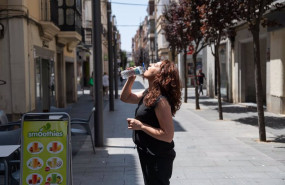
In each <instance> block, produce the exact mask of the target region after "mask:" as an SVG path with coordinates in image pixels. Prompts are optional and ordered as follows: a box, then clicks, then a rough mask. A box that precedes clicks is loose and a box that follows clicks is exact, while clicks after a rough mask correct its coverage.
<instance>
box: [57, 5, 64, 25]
mask: <svg viewBox="0 0 285 185" xmlns="http://www.w3.org/2000/svg"><path fill="white" fill-rule="evenodd" d="M63 24H64V15H63V9H62V8H59V9H58V25H63Z"/></svg>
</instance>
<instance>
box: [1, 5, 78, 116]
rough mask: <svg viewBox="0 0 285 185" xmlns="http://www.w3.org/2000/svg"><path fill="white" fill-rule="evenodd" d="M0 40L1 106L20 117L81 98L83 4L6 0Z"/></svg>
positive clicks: (2, 6)
mask: <svg viewBox="0 0 285 185" xmlns="http://www.w3.org/2000/svg"><path fill="white" fill-rule="evenodd" d="M0 9H1V13H0V16H1V20H0V24H1V25H3V28H4V30H5V31H4V33H3V35H2V36H1V38H0V48H1V50H0V79H1V80H4V81H6V84H5V85H4V86H1V88H0V99H1V101H0V109H1V110H4V111H5V112H6V113H7V114H12V115H13V116H20V115H21V114H23V113H26V112H32V111H37V112H47V111H49V109H50V106H57V107H65V106H66V105H67V103H71V102H74V101H76V99H77V93H76V92H77V91H76V73H77V71H76V62H77V61H76V51H75V50H76V49H75V48H76V46H77V44H78V43H79V42H80V41H81V35H80V32H81V15H80V11H81V4H80V1H75V0H59V1H49V0H4V1H1V2H0Z"/></svg>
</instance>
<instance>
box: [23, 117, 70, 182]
mask: <svg viewBox="0 0 285 185" xmlns="http://www.w3.org/2000/svg"><path fill="white" fill-rule="evenodd" d="M66 121H67V124H66ZM25 124H30V128H33V131H31V132H28V135H29V137H32V139H30V138H29V139H28V138H26V137H27V136H24V132H26V131H27V130H29V127H28V126H27V129H26V128H25V126H26V125H25ZM36 124H39V127H40V126H42V125H43V127H44V128H40V129H38V127H37V128H35V125H36ZM59 124H62V125H60V126H59ZM47 125H48V127H49V128H45V126H47ZM65 126H67V128H66V132H65V130H64V129H65V128H64V129H63V130H64V131H60V132H57V131H56V130H49V129H51V128H54V127H56V128H58V127H60V128H63V127H65ZM21 128H22V129H21V172H20V184H21V185H27V184H30V183H27V181H28V180H29V179H30V178H28V177H29V176H32V175H33V174H35V173H38V171H36V170H37V168H40V169H41V168H44V171H45V176H44V175H43V176H42V175H39V177H41V180H40V183H36V184H45V182H46V181H47V179H48V178H50V179H52V180H53V181H54V178H55V176H56V180H57V178H58V177H59V179H60V178H62V179H63V177H62V176H61V174H60V173H59V172H60V171H58V170H56V169H57V166H54V165H58V164H60V163H61V165H62V166H66V171H65V170H64V169H61V171H65V175H66V180H65V182H66V185H72V150H71V125H70V116H69V114H67V113H65V112H52V113H27V114H24V115H23V117H22V125H21ZM35 129H38V130H39V131H38V132H35ZM43 129H44V131H45V132H44V131H43ZM59 130H60V129H59ZM64 133H66V135H64ZM26 134H27V133H26ZM58 134H59V135H58ZM61 134H62V135H63V137H66V138H63V139H62V140H64V141H65V140H66V141H65V142H66V143H63V144H62V143H61V144H62V146H61V147H58V148H62V150H61V151H64V150H66V151H64V152H66V159H61V158H60V157H59V156H58V155H56V153H60V152H61V151H58V152H57V151H56V152H55V151H53V149H54V147H55V146H57V145H58V143H59V145H60V142H58V141H56V138H59V137H61ZM33 137H35V138H36V137H38V138H36V140H35V141H34V142H32V141H33ZM52 137H53V138H52ZM25 138H26V139H27V141H28V140H29V141H28V142H30V143H29V144H27V143H26V142H25ZM43 138H46V139H43ZM39 140H40V141H44V142H45V143H46V142H49V144H47V145H46V146H42V147H41V148H42V149H41V150H43V151H42V154H41V156H43V155H44V154H47V156H46V157H44V158H47V157H49V160H45V161H44V160H43V159H42V158H40V157H39V155H34V156H33V155H32V154H31V156H32V157H31V156H29V157H30V159H29V160H27V161H26V158H27V156H26V157H25V158H24V154H25V153H31V151H28V152H27V151H26V150H29V148H30V149H31V150H33V148H34V146H33V145H34V143H37V144H36V147H37V150H39V149H38V146H37V145H40V144H41V143H40V142H37V141H39ZM54 140H55V141H54ZM50 143H52V145H54V146H52V147H50V146H51V144H50ZM26 145H27V146H26ZM64 146H65V147H64ZM48 148H49V149H51V150H52V151H50V150H49V149H48ZM46 150H49V151H48V152H49V154H48V153H47V151H46ZM44 151H45V152H46V153H43V152H44ZM52 153H54V155H53V154H52ZM50 156H51V157H50ZM63 157H65V155H62V158H63ZM34 158H36V159H34ZM55 158H57V159H56V160H54V161H51V160H52V159H55ZM24 160H25V161H24ZM40 160H41V161H40ZM60 160H61V161H60ZM35 161H36V162H35ZM29 162H31V165H32V167H31V166H28V165H29V164H28V163H29ZM64 162H66V164H64ZM33 163H39V167H36V166H33V165H34V164H33ZM51 163H54V164H52V165H53V167H54V168H50V166H49V165H48V164H50V165H51ZM24 165H26V166H25V168H27V167H28V168H29V170H30V173H31V174H30V175H29V176H28V175H26V176H25V177H24V176H23V175H24ZM43 165H44V166H45V167H44V166H43ZM33 170H34V171H35V172H32V171H33ZM42 171H43V169H41V172H42ZM49 171H50V172H49ZM55 174H57V175H55ZM34 176H35V177H32V179H31V180H30V181H35V178H36V177H37V175H34ZM50 176H53V177H50ZM33 178H34V179H33ZM37 181H38V180H37ZM32 183H34V182H32ZM51 184H57V183H51Z"/></svg>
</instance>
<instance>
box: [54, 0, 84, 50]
mask: <svg viewBox="0 0 285 185" xmlns="http://www.w3.org/2000/svg"><path fill="white" fill-rule="evenodd" d="M50 2H51V8H50V10H51V20H52V22H54V23H55V25H57V26H58V27H59V28H60V32H59V33H58V34H57V37H58V42H59V43H61V44H64V45H67V47H68V48H67V49H68V50H70V51H71V50H73V49H74V47H76V45H77V44H78V43H79V42H80V41H81V39H82V36H81V28H82V18H81V16H82V15H81V0H58V1H50Z"/></svg>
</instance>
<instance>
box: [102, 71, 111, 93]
mask: <svg viewBox="0 0 285 185" xmlns="http://www.w3.org/2000/svg"><path fill="white" fill-rule="evenodd" d="M102 80H103V94H104V97H105V96H106V95H108V89H109V76H108V75H107V73H106V72H104V75H103V78H102Z"/></svg>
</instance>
